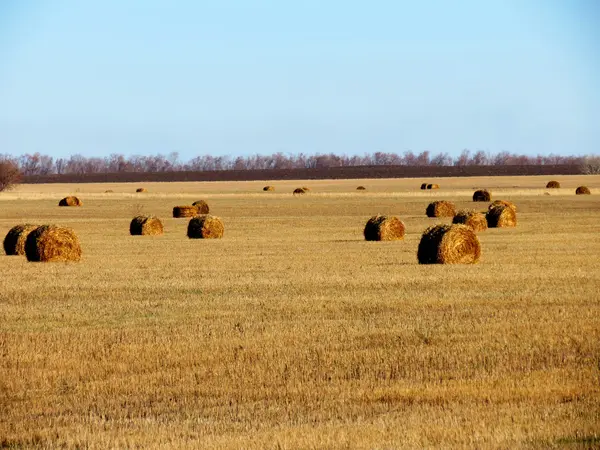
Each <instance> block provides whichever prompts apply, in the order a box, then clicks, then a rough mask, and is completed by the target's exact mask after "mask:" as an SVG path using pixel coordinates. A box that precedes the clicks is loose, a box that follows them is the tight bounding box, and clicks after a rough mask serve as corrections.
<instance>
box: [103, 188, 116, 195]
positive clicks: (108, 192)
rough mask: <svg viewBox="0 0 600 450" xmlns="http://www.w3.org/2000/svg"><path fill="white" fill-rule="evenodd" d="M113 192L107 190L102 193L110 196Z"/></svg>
mask: <svg viewBox="0 0 600 450" xmlns="http://www.w3.org/2000/svg"><path fill="white" fill-rule="evenodd" d="M113 192H114V191H113V190H112V189H107V190H105V191H104V193H105V194H112V193H113Z"/></svg>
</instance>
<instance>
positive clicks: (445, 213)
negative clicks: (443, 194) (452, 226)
mask: <svg viewBox="0 0 600 450" xmlns="http://www.w3.org/2000/svg"><path fill="white" fill-rule="evenodd" d="M425 212H426V214H427V217H454V215H455V214H456V208H455V207H454V203H452V202H447V201H445V200H437V201H435V202H431V203H430V204H429V205H428V206H427V210H426V211H425Z"/></svg>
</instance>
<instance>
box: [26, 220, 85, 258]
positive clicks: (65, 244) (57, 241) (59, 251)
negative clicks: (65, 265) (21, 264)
mask: <svg viewBox="0 0 600 450" xmlns="http://www.w3.org/2000/svg"><path fill="white" fill-rule="evenodd" d="M25 255H26V256H27V260H28V261H41V262H54V261H79V260H80V259H81V245H80V244H79V239H78V238H77V235H76V234H75V232H74V231H73V230H72V229H70V228H65V227H57V226H55V225H42V226H40V227H38V228H36V229H35V230H33V231H31V232H30V233H29V235H28V236H27V240H26V241H25Z"/></svg>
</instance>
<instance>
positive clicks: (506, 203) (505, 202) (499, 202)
mask: <svg viewBox="0 0 600 450" xmlns="http://www.w3.org/2000/svg"><path fill="white" fill-rule="evenodd" d="M496 206H508V207H509V208H511V209H512V210H513V211H514V212H517V205H515V204H514V203H513V202H509V201H508V200H494V201H493V202H492V203H491V204H490V206H489V207H488V209H492V208H494V207H496Z"/></svg>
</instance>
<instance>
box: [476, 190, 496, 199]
mask: <svg viewBox="0 0 600 450" xmlns="http://www.w3.org/2000/svg"><path fill="white" fill-rule="evenodd" d="M491 200H492V194H490V192H489V191H488V190H486V189H478V190H477V191H475V192H474V193H473V201H474V202H489V201H491Z"/></svg>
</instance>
